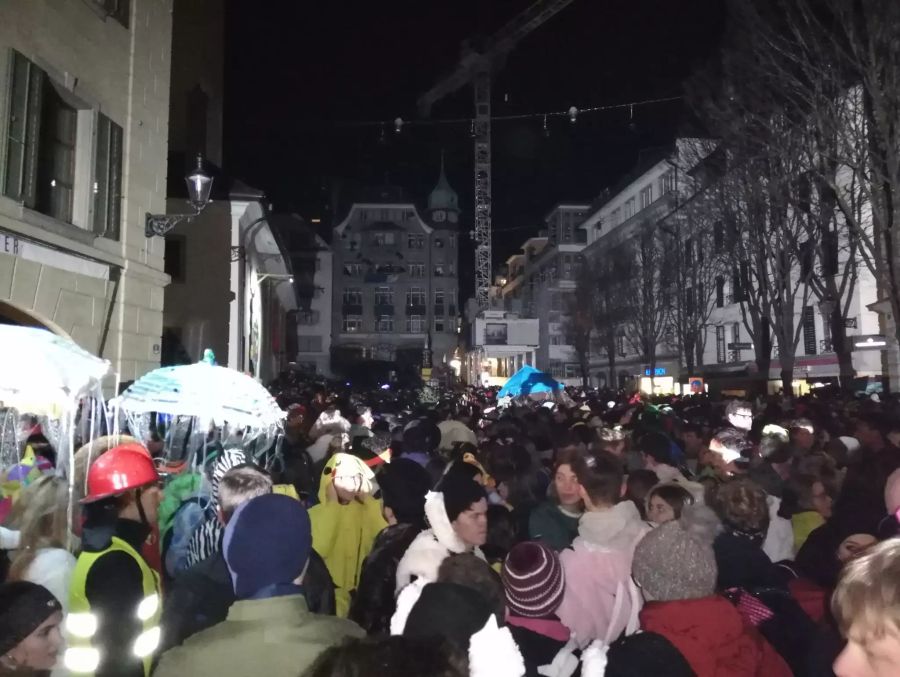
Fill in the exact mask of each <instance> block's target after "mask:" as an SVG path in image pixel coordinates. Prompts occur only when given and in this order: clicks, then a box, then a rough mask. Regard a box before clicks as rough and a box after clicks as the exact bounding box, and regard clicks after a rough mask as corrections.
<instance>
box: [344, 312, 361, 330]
mask: <svg viewBox="0 0 900 677" xmlns="http://www.w3.org/2000/svg"><path fill="white" fill-rule="evenodd" d="M343 328H344V331H345V332H347V333H348V334H352V333H354V332H359V331H362V318H361V317H360V316H359V315H344V325H343Z"/></svg>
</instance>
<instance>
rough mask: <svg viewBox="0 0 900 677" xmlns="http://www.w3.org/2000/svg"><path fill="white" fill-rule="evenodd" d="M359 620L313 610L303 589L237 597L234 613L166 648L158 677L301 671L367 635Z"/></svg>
mask: <svg viewBox="0 0 900 677" xmlns="http://www.w3.org/2000/svg"><path fill="white" fill-rule="evenodd" d="M365 634H366V633H365V632H364V631H363V629H362V628H360V627H359V626H358V625H356V623H353V622H352V621H348V620H345V619H343V618H335V617H334V616H317V615H315V614H313V613H310V611H309V610H308V608H307V606H306V601H305V600H304V598H303V595H287V596H283V597H272V598H269V599H251V600H241V601H238V602H235V603H234V605H233V606H232V607H231V609H230V610H229V612H228V618H227V619H226V620H224V621H223V622H221V623H219V624H218V625H214V626H213V627H211V628H207V629H206V630H203V631H202V632H200V633H198V634H196V635H194V636H193V637H190V638H189V639H187V640H186V641H185V643H184V644H182V645H181V646H178V647H175V648H173V649H170V650H169V651H167V652H166V653H165V654H163V656H162V659H161V660H160V661H159V666H158V667H157V669H156V671H155V672H154V673H153V675H154V677H182V676H186V675H191V677H204V676H205V675H210V676H211V677H244V676H246V675H258V676H259V677H262V676H265V677H282V676H283V677H296V675H299V674H302V673H303V671H304V670H306V668H308V667H309V666H310V665H312V663H313V661H315V659H316V658H317V657H318V655H319V654H320V653H322V652H323V651H324V650H325V649H327V648H328V647H330V646H332V645H334V644H339V643H340V642H341V641H342V640H343V639H345V638H347V637H364V636H365Z"/></svg>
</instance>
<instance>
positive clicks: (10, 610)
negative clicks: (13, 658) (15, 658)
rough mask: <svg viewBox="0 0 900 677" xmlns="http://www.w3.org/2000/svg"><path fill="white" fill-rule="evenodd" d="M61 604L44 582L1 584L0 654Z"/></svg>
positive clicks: (14, 645) (11, 647) (28, 632)
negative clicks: (40, 583) (42, 583)
mask: <svg viewBox="0 0 900 677" xmlns="http://www.w3.org/2000/svg"><path fill="white" fill-rule="evenodd" d="M57 611H60V612H61V611H62V606H61V605H60V603H59V601H58V600H57V599H56V597H54V596H53V593H51V592H50V591H49V590H47V588H45V587H44V586H43V585H36V584H35V583H29V582H28V581H15V582H13V583H4V584H3V585H0V654H5V653H7V652H9V651H11V650H12V649H14V648H15V647H16V646H18V645H19V643H20V642H21V641H22V640H23V639H25V638H26V637H28V635H30V634H31V633H32V632H34V631H35V630H37V629H38V627H39V626H40V625H41V623H43V622H44V621H46V620H47V619H48V618H50V616H52V615H53V614H54V613H56V612H57Z"/></svg>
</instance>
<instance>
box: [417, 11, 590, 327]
mask: <svg viewBox="0 0 900 677" xmlns="http://www.w3.org/2000/svg"><path fill="white" fill-rule="evenodd" d="M573 1H574V0H537V2H535V3H534V4H533V5H531V6H530V7H528V8H527V9H526V10H525V11H523V12H521V13H520V14H518V15H517V16H516V17H514V18H513V19H512V20H511V21H509V22H508V23H507V24H506V25H505V26H503V27H502V28H501V29H500V30H499V31H497V32H496V33H495V34H494V35H493V36H492V37H491V39H490V40H489V41H488V43H487V47H486V48H485V49H484V51H483V52H482V53H476V52H474V51H468V52H467V53H465V54H464V55H463V57H462V59H461V61H460V63H459V65H458V66H457V67H456V69H455V70H454V71H453V73H451V74H450V75H448V76H447V77H446V78H444V79H443V80H441V81H440V82H438V83H437V84H436V85H435V86H434V87H432V88H431V89H430V90H428V92H426V93H425V94H423V95H422V97H420V99H419V110H420V112H421V113H422V114H423V115H426V116H427V115H428V114H429V113H430V111H431V107H432V105H433V104H434V103H435V102H437V101H439V100H440V99H442V98H443V97H445V96H446V95H448V94H451V93H452V92H455V91H456V90H457V89H459V88H460V87H462V86H464V85H466V84H468V83H472V85H473V89H474V93H475V117H474V122H473V125H472V136H473V141H474V145H475V149H474V175H475V200H474V203H475V204H474V208H475V210H474V211H475V214H474V224H475V227H474V229H473V235H474V242H475V302H476V303H477V305H478V309H479V310H484V309H486V308H488V306H489V305H490V287H491V280H492V276H491V209H492V206H491V198H492V190H491V178H492V177H491V76H492V72H493V66H494V64H495V63H497V62H499V61H501V60H502V59H503V58H504V57H505V56H506V55H507V54H508V53H509V52H510V51H511V50H512V49H513V48H514V47H515V46H516V44H518V43H519V42H520V41H521V40H522V39H523V38H524V37H525V36H527V35H528V34H529V33H531V32H532V31H533V30H535V29H536V28H538V27H539V26H541V25H542V24H543V23H545V22H546V21H547V20H549V19H550V18H552V17H553V16H554V15H555V14H557V13H558V12H560V11H561V10H562V9H564V8H565V7H566V6H568V5H569V4H571V3H572V2H573Z"/></svg>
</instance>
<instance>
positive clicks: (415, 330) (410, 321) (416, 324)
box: [406, 315, 425, 334]
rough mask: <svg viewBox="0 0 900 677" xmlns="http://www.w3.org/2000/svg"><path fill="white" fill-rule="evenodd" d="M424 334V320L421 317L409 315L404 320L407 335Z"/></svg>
mask: <svg viewBox="0 0 900 677" xmlns="http://www.w3.org/2000/svg"><path fill="white" fill-rule="evenodd" d="M424 332H425V318H424V317H422V316H421V315H410V316H409V317H407V318H406V333H407V334H423V333H424Z"/></svg>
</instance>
